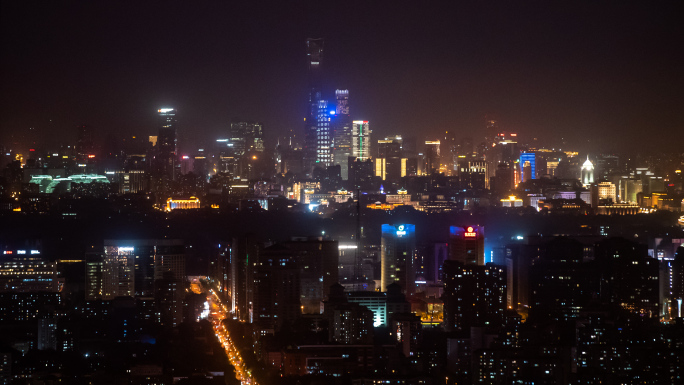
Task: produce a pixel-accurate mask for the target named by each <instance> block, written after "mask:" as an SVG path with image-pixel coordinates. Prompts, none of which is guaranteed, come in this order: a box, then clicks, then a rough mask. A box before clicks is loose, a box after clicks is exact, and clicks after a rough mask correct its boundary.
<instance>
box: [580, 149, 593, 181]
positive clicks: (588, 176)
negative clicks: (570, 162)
mask: <svg viewBox="0 0 684 385" xmlns="http://www.w3.org/2000/svg"><path fill="white" fill-rule="evenodd" d="M592 183H594V164H593V163H591V161H590V160H589V155H587V160H586V161H585V162H584V164H583V165H582V184H583V185H585V186H588V185H590V184H592Z"/></svg>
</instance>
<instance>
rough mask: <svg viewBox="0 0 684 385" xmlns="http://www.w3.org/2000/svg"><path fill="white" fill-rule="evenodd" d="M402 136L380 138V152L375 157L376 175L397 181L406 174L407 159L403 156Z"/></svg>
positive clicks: (383, 178)
mask: <svg viewBox="0 0 684 385" xmlns="http://www.w3.org/2000/svg"><path fill="white" fill-rule="evenodd" d="M401 153H402V151H401V137H400V136H397V137H394V138H385V139H384V140H378V153H377V157H376V158H375V176H379V177H381V178H382V180H389V181H391V182H397V181H399V179H400V178H402V177H404V176H406V163H407V159H406V158H403V157H402V154H401Z"/></svg>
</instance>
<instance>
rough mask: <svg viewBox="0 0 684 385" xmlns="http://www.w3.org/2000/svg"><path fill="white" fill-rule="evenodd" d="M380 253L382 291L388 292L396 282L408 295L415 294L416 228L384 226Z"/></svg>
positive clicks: (398, 225)
mask: <svg viewBox="0 0 684 385" xmlns="http://www.w3.org/2000/svg"><path fill="white" fill-rule="evenodd" d="M380 253H381V254H380V269H381V275H380V291H387V286H389V285H390V284H392V283H395V282H396V283H398V284H399V285H400V286H401V288H402V290H404V292H405V293H406V294H411V293H413V292H414V290H415V286H416V282H415V281H416V279H415V270H414V266H413V260H414V257H415V254H416V226H415V225H409V224H397V225H389V224H385V225H382V240H381V246H380Z"/></svg>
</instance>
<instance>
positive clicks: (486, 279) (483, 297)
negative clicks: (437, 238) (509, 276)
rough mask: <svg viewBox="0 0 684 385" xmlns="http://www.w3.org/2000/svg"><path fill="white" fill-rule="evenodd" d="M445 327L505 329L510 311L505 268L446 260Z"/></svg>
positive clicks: (457, 328) (447, 328)
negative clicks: (507, 302) (506, 314)
mask: <svg viewBox="0 0 684 385" xmlns="http://www.w3.org/2000/svg"><path fill="white" fill-rule="evenodd" d="M442 270H443V272H444V279H443V280H444V294H443V295H442V298H443V300H444V327H445V329H446V330H447V331H470V328H471V327H477V326H483V327H486V326H492V327H498V326H501V325H502V323H503V320H504V310H505V309H506V273H505V270H504V269H503V268H502V267H499V266H495V265H493V264H487V265H486V266H478V265H465V264H463V263H461V262H459V261H453V260H447V261H444V266H443V268H442Z"/></svg>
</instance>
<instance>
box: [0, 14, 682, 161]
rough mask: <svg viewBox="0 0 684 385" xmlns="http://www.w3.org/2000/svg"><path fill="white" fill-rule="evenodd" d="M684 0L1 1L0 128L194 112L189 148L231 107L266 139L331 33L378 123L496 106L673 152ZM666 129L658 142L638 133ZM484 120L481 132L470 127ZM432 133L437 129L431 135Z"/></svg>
mask: <svg viewBox="0 0 684 385" xmlns="http://www.w3.org/2000/svg"><path fill="white" fill-rule="evenodd" d="M675 7H676V5H675V4H674V3H668V2H657V3H655V4H651V3H648V4H647V3H630V4H619V5H618V4H588V3H584V4H574V3H573V4H548V3H547V4H543V3H530V4H470V3H468V4H466V3H451V4H447V3H430V4H417V3H414V2H354V1H352V2H346V3H344V4H343V5H342V4H333V3H327V4H326V3H325V2H308V1H297V2H287V3H271V2H269V3H257V4H253V3H230V4H229V3H225V4H218V3H214V4H203V5H200V6H197V5H190V4H187V3H181V2H170V3H164V4H163V5H160V4H153V3H145V4H136V5H135V6H130V5H128V4H106V5H105V4H103V3H95V4H86V3H82V4H58V3H49V4H40V5H38V4H35V3H23V2H19V3H10V2H4V3H3V6H2V8H3V12H2V16H0V17H2V31H3V36H4V37H3V39H2V47H3V52H4V55H3V57H4V60H3V61H2V84H3V86H2V90H3V92H2V107H1V108H2V114H1V116H2V118H0V132H2V135H1V136H2V137H4V138H6V137H7V136H8V135H11V134H13V133H16V132H17V131H20V130H25V129H27V128H28V127H35V128H36V129H37V130H40V133H41V135H42V136H43V137H44V138H45V139H49V140H50V141H56V142H64V141H65V140H67V139H73V138H75V133H74V131H73V127H75V126H76V125H79V124H88V125H91V126H93V127H94V128H95V129H96V130H97V131H98V132H100V133H102V136H103V137H107V135H109V134H112V135H122V134H134V133H140V132H144V133H145V134H147V135H151V134H153V131H154V128H153V126H154V124H153V121H154V117H153V114H152V111H156V109H157V108H159V107H160V106H165V107H173V108H176V109H178V110H179V111H180V114H181V115H179V119H181V120H180V121H181V122H182V125H181V126H180V132H179V135H180V137H181V138H183V139H184V140H181V141H180V145H181V146H182V148H186V146H188V145H189V146H190V147H197V146H201V145H204V142H208V141H211V140H213V139H214V137H217V136H220V135H221V133H222V132H224V131H225V130H226V129H227V126H228V124H229V121H230V120H231V119H232V118H234V117H237V118H239V119H246V120H256V121H261V122H263V124H264V127H265V130H264V132H265V135H266V138H267V145H268V147H273V146H275V143H276V140H277V137H278V136H284V135H286V134H287V132H288V131H289V130H293V131H295V133H297V134H299V133H298V132H297V131H298V130H300V129H301V121H302V118H303V116H304V114H305V106H304V105H303V103H302V100H304V99H305V98H306V81H305V79H306V63H305V60H304V52H305V47H304V44H303V41H304V39H305V38H308V37H321V38H325V40H326V46H325V64H324V67H325V82H326V85H327V86H329V87H330V88H332V89H334V88H341V89H349V90H350V100H351V105H352V106H353V113H352V114H353V117H354V118H355V119H364V120H369V121H371V122H373V127H372V129H373V131H374V132H375V133H377V134H379V135H380V136H384V135H390V134H395V133H398V134H403V135H409V134H412V133H414V132H417V131H419V132H421V133H424V134H425V135H426V136H429V137H434V138H438V137H441V136H443V134H444V132H446V131H450V132H453V133H455V134H456V135H457V136H462V135H471V136H477V133H478V132H479V131H481V130H482V129H483V127H484V124H485V121H486V120H487V118H493V119H496V120H497V121H498V122H499V123H500V126H501V127H502V129H505V130H507V131H510V132H518V133H520V134H521V135H523V136H524V137H525V138H528V139H532V138H534V137H538V138H539V139H540V140H543V141H544V145H546V146H549V147H561V146H562V143H561V140H560V138H561V137H562V138H563V139H564V140H565V141H567V143H569V144H571V145H573V146H575V147H578V146H579V147H581V148H579V149H580V150H581V151H598V150H599V149H602V150H604V151H605V150H607V151H613V152H614V151H617V150H630V151H635V150H638V148H637V146H636V144H637V143H638V144H639V146H653V147H656V146H658V147H660V148H663V149H669V150H674V149H676V148H677V144H679V143H678V142H677V141H673V140H667V139H666V138H669V137H671V136H672V135H677V134H681V132H682V130H683V127H682V123H681V122H682V121H684V119H683V118H684V116H682V115H683V114H684V113H683V112H682V108H681V106H682V105H684V99H683V98H684V97H683V96H682V93H681V90H682V88H684V80H682V75H681V68H682V66H683V65H684V56H683V55H684V54H683V53H682V51H681V50H679V49H677V48H676V47H678V46H680V45H681V44H682V37H683V36H684V35H683V31H682V28H683V27H682V25H681V23H680V22H679V20H678V17H677V15H678V12H676V8H675ZM645 132H658V133H659V135H658V137H653V136H650V137H649V140H648V141H640V140H635V139H637V138H640V137H641V136H642V135H643V134H644V133H645ZM472 134H475V135H472ZM421 139H422V138H421Z"/></svg>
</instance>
